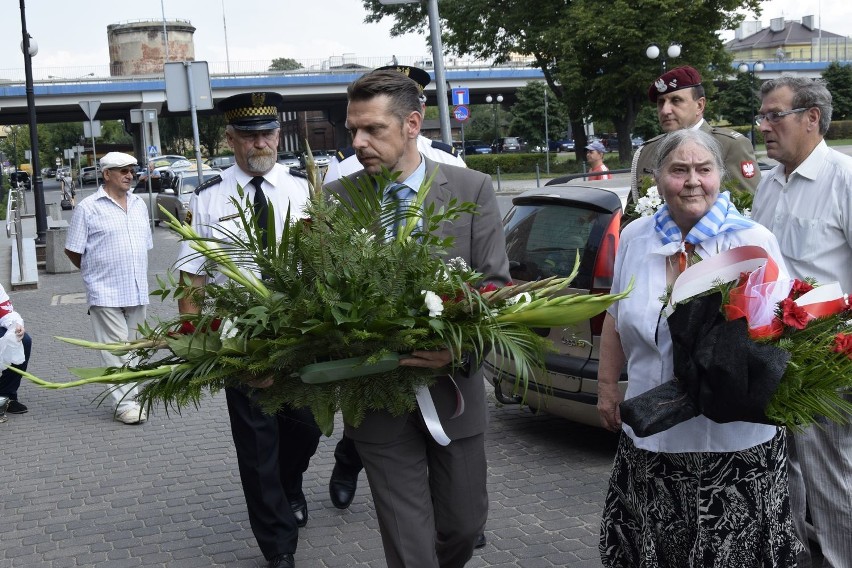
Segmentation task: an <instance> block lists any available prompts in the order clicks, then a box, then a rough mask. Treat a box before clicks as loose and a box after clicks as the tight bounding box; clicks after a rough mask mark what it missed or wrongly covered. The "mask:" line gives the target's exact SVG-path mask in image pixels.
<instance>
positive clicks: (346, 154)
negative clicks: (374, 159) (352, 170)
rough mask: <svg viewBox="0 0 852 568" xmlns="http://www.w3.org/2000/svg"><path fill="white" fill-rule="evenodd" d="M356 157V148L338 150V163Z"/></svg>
mask: <svg viewBox="0 0 852 568" xmlns="http://www.w3.org/2000/svg"><path fill="white" fill-rule="evenodd" d="M354 155H355V148H353V147H352V146H349V147H348V148H340V149H338V150H337V161H338V162H342V161H343V160H345V159H346V158H351V157H352V156H354Z"/></svg>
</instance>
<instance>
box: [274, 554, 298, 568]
mask: <svg viewBox="0 0 852 568" xmlns="http://www.w3.org/2000/svg"><path fill="white" fill-rule="evenodd" d="M268 568H296V561H295V560H293V555H292V554H279V555H278V556H276V557H275V558H273V559H272V560H270V561H269V565H268Z"/></svg>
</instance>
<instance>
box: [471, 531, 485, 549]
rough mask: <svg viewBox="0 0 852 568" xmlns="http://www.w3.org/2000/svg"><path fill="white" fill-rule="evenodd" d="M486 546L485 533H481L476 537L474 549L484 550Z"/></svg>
mask: <svg viewBox="0 0 852 568" xmlns="http://www.w3.org/2000/svg"><path fill="white" fill-rule="evenodd" d="M483 546H485V533H479V536H478V537H476V540H475V541H474V543H473V547H474V548H482V547H483Z"/></svg>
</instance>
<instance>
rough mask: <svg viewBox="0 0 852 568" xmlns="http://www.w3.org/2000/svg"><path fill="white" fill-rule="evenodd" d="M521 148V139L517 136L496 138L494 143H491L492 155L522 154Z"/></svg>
mask: <svg viewBox="0 0 852 568" xmlns="http://www.w3.org/2000/svg"><path fill="white" fill-rule="evenodd" d="M521 147H522V146H521V139H520V138H518V137H517V136H506V137H501V138H495V139H494V141H493V142H491V153H492V154H502V153H504V152H520V151H521Z"/></svg>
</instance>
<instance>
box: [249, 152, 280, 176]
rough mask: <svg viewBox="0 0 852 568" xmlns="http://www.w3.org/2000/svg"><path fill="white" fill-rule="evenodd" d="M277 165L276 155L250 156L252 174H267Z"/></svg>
mask: <svg viewBox="0 0 852 568" xmlns="http://www.w3.org/2000/svg"><path fill="white" fill-rule="evenodd" d="M274 165H275V154H272V155H271V156H249V157H248V166H249V169H250V170H251V171H252V172H261V173H266V172H268V171H269V170H271V169H272V166H274Z"/></svg>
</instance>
